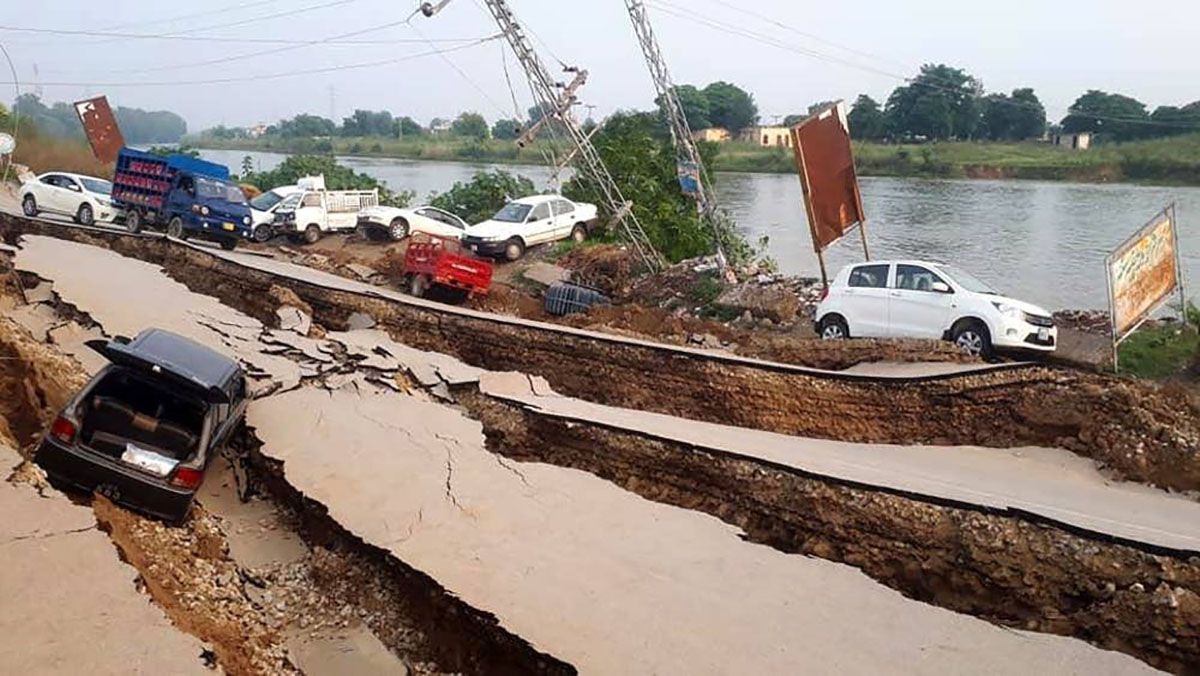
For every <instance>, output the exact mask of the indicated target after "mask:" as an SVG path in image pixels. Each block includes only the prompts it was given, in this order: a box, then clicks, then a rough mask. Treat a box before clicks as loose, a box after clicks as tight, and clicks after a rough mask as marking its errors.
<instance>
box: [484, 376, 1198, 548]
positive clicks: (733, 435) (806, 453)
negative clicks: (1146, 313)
mask: <svg viewBox="0 0 1200 676" xmlns="http://www.w3.org/2000/svg"><path fill="white" fill-rule="evenodd" d="M479 389H480V391H481V392H483V393H484V394H487V395H489V396H493V397H497V398H499V399H503V400H506V401H512V402H516V403H520V404H522V405H525V406H528V407H530V408H532V409H535V410H537V411H538V412H540V413H541V414H543V415H549V416H554V417H557V418H563V419H568V420H577V421H583V422H590V423H595V424H598V425H602V426H605V427H614V428H617V429H623V430H628V431H631V432H634V433H637V434H642V435H648V436H651V437H656V438H662V439H668V440H671V441H676V442H681V443H684V444H687V445H689V446H694V447H697V448H704V449H711V450H714V451H720V452H722V453H728V454H731V455H736V456H740V457H746V458H753V459H756V460H760V461H766V462H769V463H772V464H778V465H783V466H786V467H792V468H795V469H798V470H801V471H803V472H805V473H809V474H815V475H817V476H825V477H832V478H835V479H839V480H842V481H848V482H852V483H854V484H856V485H864V486H877V487H879V488H882V489H887V490H895V491H900V492H901V493H902V494H906V495H914V496H921V497H925V498H928V499H933V500H937V501H943V502H944V501H953V502H958V503H963V504H968V505H972V506H976V507H978V508H984V509H989V510H994V511H998V512H1004V511H1017V512H1021V513H1024V514H1034V515H1038V516H1040V517H1042V518H1044V519H1049V520H1052V521H1056V522H1059V523H1062V524H1067V525H1068V526H1070V527H1072V528H1074V529H1083V530H1086V531H1091V532H1093V533H1099V534H1103V535H1107V536H1111V537H1115V538H1120V539H1124V540H1130V541H1134V542H1142V543H1146V544H1148V545H1151V546H1154V547H1161V548H1168V549H1176V550H1183V551H1189V552H1200V503H1198V502H1196V501H1194V500H1191V499H1188V498H1187V497H1184V496H1180V495H1175V494H1171V493H1167V492H1166V491H1163V490H1159V489H1156V488H1152V487H1150V486H1145V485H1142V484H1133V483H1119V482H1113V481H1111V480H1110V479H1109V478H1107V477H1106V476H1104V475H1103V474H1101V473H1100V471H1099V470H1098V469H1097V468H1096V466H1095V464H1094V463H1093V462H1092V461H1090V460H1088V459H1086V458H1081V457H1079V456H1077V455H1074V454H1072V453H1070V452H1068V451H1064V450H1058V449H1047V448H1010V449H997V448H978V447H967V446H954V447H945V446H897V445H887V444H863V443H851V442H840V441H831V440H826V439H804V438H799V437H792V436H787V435H783V434H776V433H774V432H764V431H761V430H753V429H746V428H741V427H731V426H727V425H718V424H713V423H706V422H700V421H695V420H683V419H680V418H674V417H671V416H666V415H661V414H657V413H647V412H644V411H635V410H630V409H622V408H614V407H610V406H603V405H600V404H592V403H589V402H585V401H581V400H579V399H572V398H568V397H562V396H559V395H557V394H554V393H552V392H551V393H547V392H546V391H545V390H541V391H539V390H538V389H536V388H535V387H534V386H533V385H532V384H531V382H530V381H529V379H528V378H527V377H526V376H524V375H523V374H511V373H487V374H485V375H484V376H483V377H482V378H481V379H480V381H479Z"/></svg>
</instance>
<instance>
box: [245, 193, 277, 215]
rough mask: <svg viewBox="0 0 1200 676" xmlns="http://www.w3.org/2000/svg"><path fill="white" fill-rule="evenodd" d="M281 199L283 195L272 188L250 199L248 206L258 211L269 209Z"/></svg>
mask: <svg viewBox="0 0 1200 676" xmlns="http://www.w3.org/2000/svg"><path fill="white" fill-rule="evenodd" d="M282 201H283V196H282V195H280V194H279V193H277V192H275V191H274V190H271V191H268V192H264V193H263V194H261V195H259V196H258V197H255V198H254V199H252V200H250V206H252V207H254V208H255V209H258V210H259V211H270V210H271V207H273V206H275V205H276V204H279V203H280V202H282Z"/></svg>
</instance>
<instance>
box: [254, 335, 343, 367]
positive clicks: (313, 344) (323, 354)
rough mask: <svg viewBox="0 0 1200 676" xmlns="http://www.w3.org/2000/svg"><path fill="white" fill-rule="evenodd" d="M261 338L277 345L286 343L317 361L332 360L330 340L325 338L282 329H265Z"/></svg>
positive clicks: (306, 356)
mask: <svg viewBox="0 0 1200 676" xmlns="http://www.w3.org/2000/svg"><path fill="white" fill-rule="evenodd" d="M261 339H262V341H263V342H265V343H268V344H275V345H286V346H287V347H289V348H291V349H292V350H294V351H296V352H299V353H301V354H303V355H304V356H305V358H307V359H311V360H312V361H317V362H332V361H334V359H333V355H332V354H330V350H329V347H328V342H327V341H324V340H316V339H314V338H307V337H305V336H304V335H301V334H299V333H293V332H292V331H285V330H282V329H268V330H267V331H265V332H264V333H263V334H262V336H261Z"/></svg>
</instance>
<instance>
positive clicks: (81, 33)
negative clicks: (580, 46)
mask: <svg viewBox="0 0 1200 676" xmlns="http://www.w3.org/2000/svg"><path fill="white" fill-rule="evenodd" d="M401 23H403V22H401ZM3 31H11V32H18V33H42V34H48V35H62V36H67V37H106V38H118V39H122V40H166V41H180V42H233V43H242V44H267V45H294V44H296V39H295V38H239V37H226V36H219V35H167V34H162V33H158V34H147V33H121V32H115V31H88V30H66V29H56V28H27V27H23V26H4V25H0V32H3ZM473 39H474V38H442V39H436V40H418V39H416V38H392V39H388V40H382V39H381V40H339V39H329V40H322V41H320V44H323V45H391V44H397V43H417V42H446V43H449V42H470V41H471V40H473Z"/></svg>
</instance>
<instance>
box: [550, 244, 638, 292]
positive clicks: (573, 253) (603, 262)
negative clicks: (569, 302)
mask: <svg viewBox="0 0 1200 676" xmlns="http://www.w3.org/2000/svg"><path fill="white" fill-rule="evenodd" d="M555 263H556V264H557V265H558V266H559V267H562V268H566V269H568V270H570V271H571V272H572V273H574V279H575V281H577V282H578V283H580V284H585V285H587V286H590V287H593V288H596V289H599V290H600V291H601V292H602V293H604V295H606V296H609V297H611V298H625V297H628V296H629V293H630V289H631V285H632V283H633V281H634V275H635V274H636V273H637V272H638V271H639V270H640V263H639V261H638V259H637V256H636V255H635V254H634V253H633V252H632V251H630V250H629V249H628V248H626V247H624V246H621V245H618V244H597V245H595V246H582V247H575V248H574V249H571V250H570V251H568V252H567V254H566V255H565V256H563V257H562V258H560V259H558V260H557V261H555Z"/></svg>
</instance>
